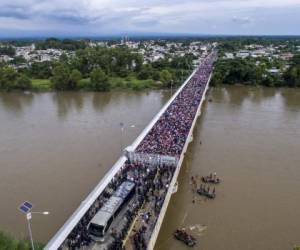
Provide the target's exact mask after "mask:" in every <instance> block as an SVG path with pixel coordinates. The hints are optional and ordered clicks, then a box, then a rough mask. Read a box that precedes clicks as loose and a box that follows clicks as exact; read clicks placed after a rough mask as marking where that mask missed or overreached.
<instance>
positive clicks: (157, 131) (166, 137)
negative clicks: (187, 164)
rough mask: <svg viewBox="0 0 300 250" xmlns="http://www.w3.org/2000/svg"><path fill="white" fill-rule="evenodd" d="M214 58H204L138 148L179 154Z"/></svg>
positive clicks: (173, 154)
mask: <svg viewBox="0 0 300 250" xmlns="http://www.w3.org/2000/svg"><path fill="white" fill-rule="evenodd" d="M213 61H214V55H211V56H208V57H207V58H205V59H204V61H203V62H202V64H201V65H200V67H199V68H198V69H197V71H196V72H195V74H194V75H193V77H192V78H191V79H190V80H189V82H188V83H187V84H186V85H185V86H184V88H183V89H182V90H181V92H180V93H179V94H178V96H177V97H176V98H175V99H174V100H173V102H172V103H171V104H170V105H169V107H168V108H167V110H166V111H165V112H164V113H163V114H162V115H161V117H160V118H159V120H158V121H157V122H156V123H155V125H154V126H153V127H152V129H151V130H150V132H149V133H148V134H147V135H146V137H145V138H144V140H143V141H142V142H141V144H140V145H139V146H138V148H137V152H143V153H149V154H160V155H171V156H176V157H179V156H180V154H181V152H182V150H183V147H184V144H185V141H186V139H187V136H188V133H189V131H190V128H191V126H192V122H193V120H194V118H195V115H196V112H197V109H198V106H199V103H200V101H201V99H202V95H203V92H204V90H205V87H206V84H207V81H208V79H209V76H210V74H211V72H212V67H213Z"/></svg>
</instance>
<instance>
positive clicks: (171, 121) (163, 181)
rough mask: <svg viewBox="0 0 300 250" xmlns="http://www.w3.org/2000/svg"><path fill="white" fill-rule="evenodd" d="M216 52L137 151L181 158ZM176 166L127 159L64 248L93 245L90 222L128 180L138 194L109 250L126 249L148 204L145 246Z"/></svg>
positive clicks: (137, 244) (138, 240) (139, 245)
mask: <svg viewBox="0 0 300 250" xmlns="http://www.w3.org/2000/svg"><path fill="white" fill-rule="evenodd" d="M214 59H215V54H214V53H212V54H211V55H209V56H208V57H206V58H205V59H204V60H203V62H202V63H201V65H200V66H199V68H198V69H197V71H196V72H195V74H194V75H193V76H192V78H191V79H190V80H189V82H188V83H187V84H186V85H185V86H184V88H183V89H182V91H181V92H180V93H179V94H178V96H177V97H176V98H175V99H174V100H173V102H172V103H171V104H170V106H169V107H168V108H167V110H166V111H165V112H164V113H163V114H162V115H161V117H160V118H159V120H158V121H157V122H156V124H155V125H154V126H153V128H152V129H151V130H150V132H149V133H148V134H147V135H146V136H145V138H144V139H143V141H142V142H141V143H140V145H139V146H138V147H137V149H136V152H138V153H143V154H158V155H167V156H173V157H177V158H179V156H180V155H181V152H182V150H183V147H184V144H185V142H186V140H187V136H188V134H189V131H190V128H191V126H192V122H193V120H194V118H195V115H196V112H197V108H198V106H199V103H200V101H201V99H202V95H203V92H204V90H205V87H206V84H207V81H208V79H209V76H210V74H211V72H212V65H213V61H214ZM175 169H176V166H175V165H164V164H161V165H159V166H157V165H151V164H149V163H148V162H146V163H145V162H130V160H127V162H126V163H125V164H124V166H123V167H122V168H121V170H120V171H119V172H118V173H117V174H116V175H115V177H114V178H113V179H112V180H111V182H110V183H109V184H108V186H107V187H106V188H105V190H104V191H103V192H102V193H101V194H100V195H99V197H98V198H97V199H96V201H95V202H94V203H93V205H92V206H91V207H90V209H89V210H88V211H87V212H86V214H85V215H84V216H83V217H82V218H81V220H80V221H79V223H78V224H77V225H76V226H75V227H74V229H73V230H72V232H71V233H70V234H69V236H68V237H67V238H66V240H65V241H64V243H63V244H62V245H61V249H64V248H68V249H71V250H76V249H82V248H84V247H88V246H90V244H91V242H92V240H91V237H90V235H89V232H88V224H89V222H90V221H91V219H92V218H93V217H94V216H95V214H96V213H97V212H98V211H99V209H100V208H101V207H102V206H103V205H104V204H105V202H106V201H107V200H108V199H109V198H110V197H111V196H112V195H113V193H114V192H115V191H116V189H117V188H118V187H119V186H120V184H121V183H123V182H124V181H126V180H130V181H132V182H134V183H135V189H136V191H135V196H134V198H133V199H132V200H131V201H130V203H129V205H128V208H127V211H126V215H125V218H124V220H125V223H123V224H122V225H123V226H121V227H118V228H117V229H115V228H114V229H113V230H111V231H110V233H111V237H112V238H113V240H112V241H111V242H110V243H109V244H108V246H107V248H106V249H107V250H112V249H114V250H118V249H123V248H124V246H123V241H124V239H125V238H126V237H127V236H128V230H129V228H130V226H131V224H132V222H133V220H134V218H135V217H136V216H138V211H139V210H140V209H141V207H142V206H145V203H147V206H146V207H147V212H146V213H144V215H143V216H144V217H143V220H142V221H143V223H142V225H141V226H140V228H138V229H136V230H135V231H134V234H133V236H132V238H131V239H132V242H133V246H134V248H135V249H136V250H140V249H145V246H146V245H147V241H148V240H149V235H151V233H152V232H151V230H153V228H154V226H155V223H156V221H157V218H158V215H159V214H160V210H161V207H162V205H163V203H164V199H165V197H166V194H167V192H168V189H169V185H170V183H171V181H172V178H173V175H174V172H175Z"/></svg>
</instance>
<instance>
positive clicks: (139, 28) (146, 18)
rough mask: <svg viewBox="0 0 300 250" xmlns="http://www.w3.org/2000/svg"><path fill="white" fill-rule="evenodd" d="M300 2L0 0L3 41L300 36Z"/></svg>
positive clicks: (276, 0) (234, 0) (228, 0)
mask: <svg viewBox="0 0 300 250" xmlns="http://www.w3.org/2000/svg"><path fill="white" fill-rule="evenodd" d="M299 13H300V0H135V1H134V0H118V1H117V0H0V37H26V36H28V37H30V36H78V37H79V36H106V35H119V34H121V35H122V34H153V33H155V34H193V35H300V26H299V24H300V14H299Z"/></svg>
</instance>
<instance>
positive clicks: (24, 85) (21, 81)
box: [15, 74, 32, 90]
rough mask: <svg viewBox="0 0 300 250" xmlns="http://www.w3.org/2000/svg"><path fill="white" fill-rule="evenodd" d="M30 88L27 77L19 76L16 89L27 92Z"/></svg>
mask: <svg viewBox="0 0 300 250" xmlns="http://www.w3.org/2000/svg"><path fill="white" fill-rule="evenodd" d="M31 87H32V84H31V80H30V79H29V78H28V76H26V75H24V74H21V75H20V76H19V77H18V78H17V81H16V86H15V88H16V89H21V90H28V89H30V88H31Z"/></svg>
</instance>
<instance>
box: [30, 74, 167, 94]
mask: <svg viewBox="0 0 300 250" xmlns="http://www.w3.org/2000/svg"><path fill="white" fill-rule="evenodd" d="M108 82H109V86H110V88H109V89H132V90H143V89H159V88H162V84H161V83H160V82H158V81H154V80H152V79H147V80H139V79H137V78H136V77H135V76H130V77H126V78H122V77H109V78H108ZM31 83H32V85H31V88H30V90H34V91H54V90H55V89H54V86H53V84H52V82H51V80H50V79H31ZM76 90H87V91H90V90H93V89H92V87H91V81H90V78H83V79H81V80H80V81H79V82H78V85H77V87H76Z"/></svg>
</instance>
